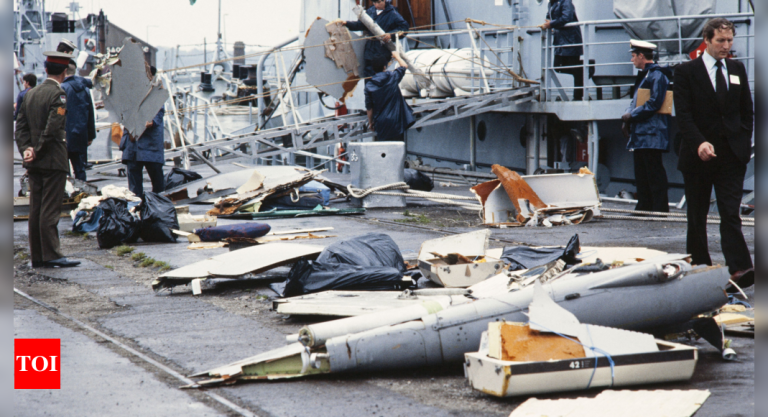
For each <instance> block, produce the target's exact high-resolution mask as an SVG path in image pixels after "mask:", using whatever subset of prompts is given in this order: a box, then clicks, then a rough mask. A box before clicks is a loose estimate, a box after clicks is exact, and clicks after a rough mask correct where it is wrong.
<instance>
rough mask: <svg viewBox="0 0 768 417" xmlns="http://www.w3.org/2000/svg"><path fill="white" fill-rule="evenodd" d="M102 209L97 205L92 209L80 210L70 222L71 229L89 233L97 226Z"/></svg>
mask: <svg viewBox="0 0 768 417" xmlns="http://www.w3.org/2000/svg"><path fill="white" fill-rule="evenodd" d="M101 214H102V210H101V208H99V207H98V206H97V207H96V208H95V209H94V210H93V211H85V210H80V211H78V212H77V214H75V220H74V221H73V222H72V231H73V232H78V233H90V232H93V231H95V230H96V229H98V228H99V219H101Z"/></svg>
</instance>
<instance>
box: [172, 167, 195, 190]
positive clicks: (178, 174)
mask: <svg viewBox="0 0 768 417" xmlns="http://www.w3.org/2000/svg"><path fill="white" fill-rule="evenodd" d="M202 178H203V176H202V175H200V174H198V173H197V172H194V171H187V170H186V169H181V168H177V167H173V168H172V169H171V170H170V171H168V173H167V174H165V189H166V190H170V189H173V188H176V187H178V186H180V185H182V184H186V183H188V182H192V181H197V180H200V179H202Z"/></svg>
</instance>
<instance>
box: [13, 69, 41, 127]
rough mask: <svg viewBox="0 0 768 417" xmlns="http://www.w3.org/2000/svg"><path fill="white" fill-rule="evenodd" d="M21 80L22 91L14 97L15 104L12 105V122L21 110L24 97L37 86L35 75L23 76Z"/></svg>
mask: <svg viewBox="0 0 768 417" xmlns="http://www.w3.org/2000/svg"><path fill="white" fill-rule="evenodd" d="M21 79H22V82H23V83H24V89H23V90H21V91H19V95H18V96H16V104H14V105H13V120H16V116H17V115H18V114H19V110H21V102H22V101H24V96H26V95H27V92H28V91H29V90H31V89H33V88H34V87H35V86H36V85H37V76H36V75H35V74H24V76H23V77H21Z"/></svg>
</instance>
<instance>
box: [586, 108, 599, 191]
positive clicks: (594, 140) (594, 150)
mask: <svg viewBox="0 0 768 417" xmlns="http://www.w3.org/2000/svg"><path fill="white" fill-rule="evenodd" d="M588 126H589V135H588V140H589V147H588V149H589V162H588V164H589V170H590V171H592V173H593V174H595V178H597V166H598V161H599V158H600V137H599V134H598V133H599V132H598V130H597V121H595V120H593V121H590V122H589V125H588Z"/></svg>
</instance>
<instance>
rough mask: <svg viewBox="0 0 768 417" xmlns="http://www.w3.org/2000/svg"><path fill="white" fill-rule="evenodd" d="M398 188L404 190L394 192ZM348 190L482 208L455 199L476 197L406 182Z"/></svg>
mask: <svg viewBox="0 0 768 417" xmlns="http://www.w3.org/2000/svg"><path fill="white" fill-rule="evenodd" d="M397 190H401V191H402V192H392V191H397ZM347 191H349V195H350V196H352V197H354V198H365V197H367V196H369V195H372V194H373V195H388V196H395V197H417V198H423V199H425V200H429V201H433V202H436V203H444V204H452V205H456V206H459V207H462V208H466V209H468V210H481V209H482V206H480V205H479V204H468V203H462V202H460V201H455V200H462V201H467V200H469V201H477V199H476V198H474V197H464V196H457V195H451V194H440V193H432V192H427V191H418V190H411V189H410V187H409V186H408V184H406V183H404V182H395V183H392V184H386V185H380V186H377V187H370V188H365V189H362V188H355V187H353V186H352V185H351V184H350V185H348V186H347Z"/></svg>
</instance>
